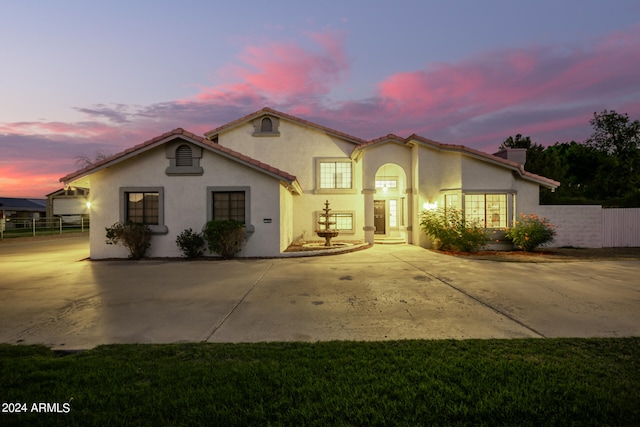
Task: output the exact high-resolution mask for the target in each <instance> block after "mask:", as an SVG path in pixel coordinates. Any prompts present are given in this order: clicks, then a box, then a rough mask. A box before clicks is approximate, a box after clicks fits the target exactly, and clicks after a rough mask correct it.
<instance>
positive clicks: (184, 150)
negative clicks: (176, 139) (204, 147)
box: [176, 145, 193, 166]
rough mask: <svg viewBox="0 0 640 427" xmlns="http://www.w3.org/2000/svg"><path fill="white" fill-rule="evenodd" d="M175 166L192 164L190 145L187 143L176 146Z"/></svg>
mask: <svg viewBox="0 0 640 427" xmlns="http://www.w3.org/2000/svg"><path fill="white" fill-rule="evenodd" d="M176 166H193V156H192V155H191V147H189V146H188V145H181V146H180V147H178V149H177V150H176Z"/></svg>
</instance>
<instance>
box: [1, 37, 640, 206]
mask: <svg viewBox="0 0 640 427" xmlns="http://www.w3.org/2000/svg"><path fill="white" fill-rule="evenodd" d="M305 36H306V37H305V38H301V40H299V41H296V42H264V43H260V44H250V45H248V46H246V47H245V48H244V49H242V50H241V52H240V53H239V55H238V56H237V58H236V62H235V63H233V64H230V65H227V66H225V67H224V68H222V69H221V70H219V75H220V77H221V78H222V82H221V83H219V84H217V85H215V86H212V87H203V88H202V89H201V91H200V93H198V94H195V95H194V96H193V97H192V98H189V99H181V100H176V101H170V102H165V103H158V104H153V105H148V106H126V105H111V106H109V105H95V106H91V107H90V108H76V110H77V111H78V112H81V113H82V114H84V115H85V117H86V120H83V121H78V122H71V123H61V122H46V121H37V122H21V123H4V124H3V123H0V146H2V147H3V156H4V157H3V159H0V160H1V161H4V162H5V163H1V162H0V178H1V179H2V180H3V181H0V183H2V184H3V187H4V190H7V189H11V191H14V189H16V188H19V187H20V185H22V187H21V188H22V191H24V192H25V193H29V195H32V194H33V193H32V189H33V188H36V187H37V186H38V185H39V184H37V183H38V182H41V180H46V179H49V177H53V178H54V179H53V181H52V184H51V185H52V186H57V185H58V182H57V179H58V177H60V176H62V175H64V174H66V173H69V172H70V171H73V170H74V169H75V165H74V164H73V158H74V157H75V156H76V155H79V154H84V155H89V156H91V155H92V154H93V153H94V152H95V151H96V150H97V149H105V150H107V151H110V152H118V151H120V150H122V149H124V148H127V147H130V146H133V145H135V144H137V143H140V142H142V141H144V140H146V139H149V138H151V137H153V136H156V135H158V134H160V133H162V132H165V131H167V130H170V129H173V128H175V127H184V128H186V129H189V130H191V131H194V132H199V133H204V132H205V131H207V130H210V129H213V128H215V127H217V126H219V125H222V124H225V123H227V122H230V121H232V120H235V119H237V118H239V117H242V116H244V115H245V114H247V113H250V112H252V111H256V110H258V109H260V108H262V107H264V106H270V107H273V108H275V109H278V110H281V111H283V112H288V113H290V114H293V115H296V116H299V117H301V118H304V119H307V120H311V121H313V122H316V123H319V124H322V125H325V126H328V127H331V128H334V129H337V130H340V131H343V132H346V133H350V134H353V135H355V136H358V137H361V138H367V139H373V138H376V137H379V136H381V135H386V134H389V133H395V134H398V135H401V136H406V135H410V134H412V133H417V134H420V135H423V136H426V137H428V138H432V139H435V140H438V141H441V142H446V143H455V144H465V145H468V146H471V147H474V148H479V149H483V150H486V151H489V152H492V150H494V149H495V148H497V146H498V145H499V144H500V143H501V142H502V141H503V140H504V139H505V138H506V137H508V136H509V135H514V134H516V133H522V134H524V135H530V136H531V137H532V139H533V141H535V142H539V143H543V144H553V143H554V142H556V141H560V142H562V141H567V140H572V139H573V140H576V141H582V140H584V139H585V138H586V137H588V135H589V134H590V133H591V129H590V127H589V124H588V121H589V119H590V118H591V117H592V114H593V112H594V111H602V110H603V109H605V108H606V109H615V110H617V111H619V112H627V113H629V116H630V117H631V118H632V119H637V118H640V102H639V101H638V100H639V99H640V75H639V74H638V73H637V70H638V69H640V26H636V27H633V28H630V29H628V30H626V31H619V32H615V33H612V34H609V35H608V36H607V37H603V38H601V39H599V40H594V41H591V42H590V43H589V44H588V45H584V46H534V47H530V48H523V49H507V50H500V51H493V52H486V53H481V54H478V55H476V56H473V57H471V58H468V59H466V60H463V61H459V62H455V63H437V64H430V65H429V66H427V67H425V68H424V69H419V70H403V71H398V72H397V73H394V74H392V75H389V76H388V77H386V78H385V79H383V80H382V81H380V82H379V83H378V84H376V85H375V86H374V87H372V88H371V96H369V97H368V98H365V99H354V100H350V101H345V102H334V101H333V100H331V98H330V97H331V92H332V90H335V89H336V88H337V87H338V84H339V83H342V82H343V80H344V79H345V78H346V77H348V72H349V58H348V55H347V52H346V48H345V34H344V33H342V32H338V31H334V30H326V31H324V32H316V33H307V34H306V35H305ZM400 65H401V64H400ZM25 152H28V153H30V156H29V159H26V158H25V155H24V153H25ZM38 156H40V157H38ZM9 162H10V163H9ZM27 163H28V164H30V165H37V167H38V168H40V170H39V171H38V170H33V169H32V168H29V167H28V166H27ZM7 164H11V165H17V164H19V165H20V168H18V169H16V168H13V167H12V168H8V166H7ZM46 164H49V165H50V167H51V168H54V169H45V165H46ZM47 167H49V166H47ZM28 169H32V170H31V173H32V175H31V176H33V180H30V181H29V182H24V183H23V181H24V179H25V178H24V176H26V175H23V174H22V173H20V170H28ZM54 170H55V172H53V171H54ZM21 183H22V184H21ZM54 189H55V187H54V188H52V189H51V191H53V190H54ZM4 190H3V195H4V194H6V191H4ZM47 190H49V188H47ZM16 191H18V190H16ZM39 191H40V190H39ZM16 194H17V193H16ZM45 194H46V193H45Z"/></svg>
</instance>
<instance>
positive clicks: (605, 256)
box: [437, 248, 640, 262]
mask: <svg viewBox="0 0 640 427" xmlns="http://www.w3.org/2000/svg"><path fill="white" fill-rule="evenodd" d="M437 252H438V253H443V254H447V255H452V256H458V257H464V258H469V259H480V260H488V261H501V262H569V261H595V260H599V261H607V260H609V261H610V260H640V248H552V249H539V250H536V251H533V252H525V251H521V250H513V251H477V252H457V251H437Z"/></svg>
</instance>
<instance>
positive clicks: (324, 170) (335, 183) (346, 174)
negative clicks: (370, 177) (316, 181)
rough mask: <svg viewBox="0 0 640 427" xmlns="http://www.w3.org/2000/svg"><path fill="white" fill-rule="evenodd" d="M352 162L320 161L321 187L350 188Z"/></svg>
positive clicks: (351, 183)
mask: <svg viewBox="0 0 640 427" xmlns="http://www.w3.org/2000/svg"><path fill="white" fill-rule="evenodd" d="M352 175H353V172H352V164H351V162H350V161H348V162H320V188H321V189H342V188H346V189H350V188H352V187H353V182H352V181H353V179H352V178H353V177H352Z"/></svg>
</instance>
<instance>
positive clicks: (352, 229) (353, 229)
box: [314, 209, 356, 234]
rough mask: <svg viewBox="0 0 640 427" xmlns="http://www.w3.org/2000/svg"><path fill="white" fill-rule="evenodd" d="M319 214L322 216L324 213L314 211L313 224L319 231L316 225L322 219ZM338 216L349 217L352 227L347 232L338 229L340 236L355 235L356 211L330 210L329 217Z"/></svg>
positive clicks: (318, 225)
mask: <svg viewBox="0 0 640 427" xmlns="http://www.w3.org/2000/svg"><path fill="white" fill-rule="evenodd" d="M321 214H322V215H324V211H315V221H314V224H316V228H317V229H320V224H318V222H320V221H321V220H322V218H323V217H321V216H320V215H321ZM339 214H347V215H351V227H353V228H351V229H348V230H347V229H338V231H340V234H355V233H356V211H337V210H334V209H331V213H330V214H329V215H330V216H333V215H339Z"/></svg>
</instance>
